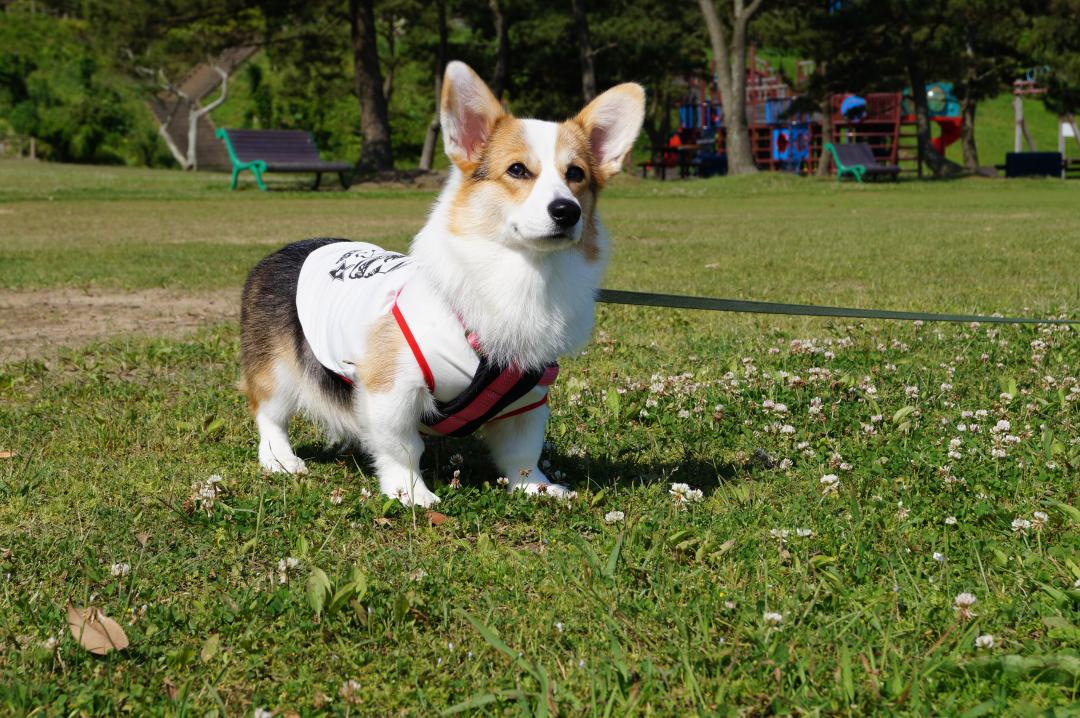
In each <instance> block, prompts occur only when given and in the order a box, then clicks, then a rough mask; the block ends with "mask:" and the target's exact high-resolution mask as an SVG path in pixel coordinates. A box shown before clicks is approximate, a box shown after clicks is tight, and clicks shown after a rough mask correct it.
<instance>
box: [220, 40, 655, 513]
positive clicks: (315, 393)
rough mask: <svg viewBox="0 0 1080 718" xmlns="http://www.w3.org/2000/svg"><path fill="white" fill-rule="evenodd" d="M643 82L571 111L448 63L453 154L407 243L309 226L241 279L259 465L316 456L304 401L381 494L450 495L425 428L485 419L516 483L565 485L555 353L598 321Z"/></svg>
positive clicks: (457, 431) (562, 490) (489, 437)
mask: <svg viewBox="0 0 1080 718" xmlns="http://www.w3.org/2000/svg"><path fill="white" fill-rule="evenodd" d="M644 111H645V93H644V90H643V89H642V88H641V86H640V85H636V84H633V83H627V84H623V85H618V86H616V87H614V88H612V89H610V90H608V91H607V92H605V93H603V94H602V95H600V96H599V97H597V98H596V99H594V100H593V101H592V102H590V103H589V104H588V105H587V106H586V107H585V108H584V109H583V110H581V112H580V113H578V114H577V115H576V116H575V117H574V118H572V119H570V120H567V121H565V122H562V123H555V122H543V121H540V120H533V119H518V118H516V117H513V116H512V115H510V114H508V113H507V112H506V111H505V110H504V109H503V107H502V105H501V104H500V103H499V101H498V100H497V99H496V98H495V96H494V95H493V94H492V93H491V91H490V90H489V89H488V87H487V85H485V84H484V82H483V80H481V79H480V78H479V77H478V76H477V75H476V73H475V72H473V71H472V70H471V69H470V68H469V67H468V66H467V65H465V64H463V63H461V62H451V63H450V64H449V65H447V68H446V74H445V79H444V82H443V91H442V97H441V99H440V120H441V124H442V136H443V144H444V146H445V149H446V154H447V155H448V157H449V158H450V160H451V164H452V167H451V170H450V174H449V178H448V180H447V182H446V185H445V187H444V188H443V190H442V192H441V193H440V195H439V198H438V200H437V201H436V203H435V206H434V208H433V210H432V212H431V215H430V217H429V218H428V221H427V224H426V225H425V226H424V228H423V229H422V230H420V232H419V234H417V235H416V237H415V238H414V240H413V242H412V245H411V248H410V250H409V253H408V255H401V254H397V253H394V252H388V251H385V250H383V249H381V248H379V247H376V246H374V245H370V244H365V243H360V242H350V241H348V240H340V239H309V240H305V241H302V242H296V243H294V244H290V245H288V246H286V247H284V248H283V249H281V250H279V251H277V252H275V253H274V254H272V255H270V256H268V257H266V258H265V259H263V260H262V261H261V262H260V263H259V264H258V265H257V266H256V267H255V268H254V269H253V270H252V271H251V273H250V275H249V276H248V278H247V282H246V283H245V285H244V292H243V299H242V308H241V346H242V349H241V350H242V363H243V380H242V382H241V385H242V389H243V391H244V393H245V394H246V395H247V399H248V402H249V405H250V408H251V411H252V413H253V414H254V417H255V422H256V424H257V426H258V431H259V463H260V464H261V465H262V467H263V468H264V469H266V470H268V471H272V472H287V473H291V474H295V473H302V472H304V471H306V467H305V465H304V461H303V460H302V459H300V458H299V457H298V456H296V454H295V453H294V452H293V449H292V447H291V446H290V443H289V437H288V424H289V419H290V417H292V416H293V414H294V413H297V412H302V413H304V414H305V415H307V416H308V417H310V418H311V419H312V420H313V421H315V422H316V423H317V424H319V425H320V426H321V427H322V428H323V430H324V431H325V432H326V434H327V435H328V437H329V438H330V439H331V440H334V441H337V442H343V443H348V444H353V445H357V446H359V447H360V448H362V449H363V450H365V451H366V452H367V453H368V454H370V455H371V457H372V459H373V462H374V468H375V471H376V474H377V476H378V480H379V488H380V490H381V491H382V493H383V494H385V495H387V496H390V497H396V498H398V499H399V500H400V501H401V502H402V503H403V504H405V505H418V506H423V507H429V506H431V505H432V504H435V503H436V502H438V501H439V498H438V497H437V496H436V495H435V494H434V493H432V492H431V491H430V490H429V489H428V487H427V485H426V484H425V483H424V481H423V479H422V477H421V475H420V456H421V454H422V452H423V449H424V443H423V439H422V433H425V432H426V433H434V434H442V435H450V436H462V435H465V434H468V433H471V432H472V431H474V430H480V431H481V432H482V436H483V439H484V441H485V443H486V444H487V446H488V448H489V450H490V452H491V455H492V459H493V461H494V463H495V465H496V467H497V468H498V470H499V472H500V473H501V475H502V476H504V477H506V479H507V480H508V481H500V483H503V484H506V485H507V486H508V488H509V489H510V490H515V489H517V490H523V491H527V492H530V493H546V494H549V495H553V496H565V495H566V494H567V492H568V489H567V487H565V486H562V485H559V484H553V483H551V482H550V481H549V480H548V478H547V477H546V476H545V475H544V473H543V472H542V471H541V470H540V468H539V466H538V465H537V462H538V461H539V459H540V454H541V450H542V448H543V443H544V429H545V426H546V424H547V420H548V416H549V410H548V406H547V387H548V385H549V384H550V383H551V381H552V380H553V379H554V377H555V374H556V373H557V371H558V365H557V363H556V362H557V360H558V358H559V357H560V356H564V355H566V354H567V353H569V352H572V351H574V350H576V349H578V348H580V347H581V346H583V345H584V344H585V343H586V342H587V341H588V339H589V337H590V335H591V333H592V327H593V321H594V315H595V307H594V302H595V296H596V291H597V289H598V288H599V286H600V279H601V276H602V274H603V271H604V266H605V262H606V260H607V256H608V237H607V234H606V232H605V231H604V228H603V225H602V224H601V222H600V217H599V215H598V214H597V211H596V202H597V195H598V193H599V192H600V190H601V189H602V188H603V186H604V184H605V182H607V180H608V179H609V178H610V177H611V176H612V175H614V174H615V173H617V172H618V171H619V170H620V168H621V165H622V160H623V157H624V156H625V155H626V153H627V152H629V151H630V149H631V147H632V146H633V144H634V141H635V139H636V138H637V136H638V133H639V132H640V129H641V123H642V120H643V117H644Z"/></svg>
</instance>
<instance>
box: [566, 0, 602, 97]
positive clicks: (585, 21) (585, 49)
mask: <svg viewBox="0 0 1080 718" xmlns="http://www.w3.org/2000/svg"><path fill="white" fill-rule="evenodd" d="M570 4H571V6H572V8H573V11H574V27H575V28H576V29H577V40H578V57H579V58H581V96H582V98H584V100H585V102H586V104H587V103H589V102H592V101H593V98H595V97H596V68H595V67H594V66H593V48H592V43H591V42H590V41H589V14H588V11H587V10H586V8H585V0H570Z"/></svg>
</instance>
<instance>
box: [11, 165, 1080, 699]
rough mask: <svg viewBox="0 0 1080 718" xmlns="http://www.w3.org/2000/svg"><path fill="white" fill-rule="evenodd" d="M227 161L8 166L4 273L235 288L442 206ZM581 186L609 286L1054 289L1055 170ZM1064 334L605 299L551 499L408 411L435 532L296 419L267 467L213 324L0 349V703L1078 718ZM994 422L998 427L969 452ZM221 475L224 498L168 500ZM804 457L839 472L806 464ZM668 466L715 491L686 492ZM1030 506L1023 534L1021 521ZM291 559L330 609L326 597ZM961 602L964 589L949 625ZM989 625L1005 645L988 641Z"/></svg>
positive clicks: (1010, 292)
mask: <svg viewBox="0 0 1080 718" xmlns="http://www.w3.org/2000/svg"><path fill="white" fill-rule="evenodd" d="M223 184H224V180H223V178H221V177H215V176H204V175H185V174H180V173H170V172H146V171H138V170H119V169H109V170H108V171H107V173H103V172H102V171H100V170H98V169H95V168H72V167H56V166H41V165H33V164H28V163H0V197H2V198H3V201H2V202H0V236H2V237H3V240H2V242H0V287H3V288H5V289H9V290H10V289H22V288H43V287H49V286H68V285H72V286H100V287H111V288H141V287H152V286H168V287H171V288H176V289H184V288H191V289H203V288H218V287H229V286H237V285H238V284H239V283H240V282H241V281H242V278H243V274H244V271H245V270H246V269H247V267H249V266H250V265H251V264H252V263H253V262H254V261H255V260H256V259H257V258H258V257H259V256H261V255H262V254H263V253H265V252H267V251H269V250H270V249H271V248H273V247H275V246H277V245H280V244H283V243H285V242H287V241H289V240H292V239H296V238H300V237H304V236H309V235H317V234H336V235H343V236H355V237H362V238H365V239H370V240H373V241H380V242H385V243H387V244H390V245H391V246H395V247H404V246H405V245H406V243H407V238H408V236H409V235H410V234H411V233H412V232H413V231H415V229H416V228H417V227H418V226H419V225H420V223H421V222H422V221H423V216H424V212H425V210H426V207H427V205H428V203H429V202H430V200H431V198H432V195H431V193H421V192H414V191H408V190H401V191H397V190H378V191H364V190H361V191H354V192H349V193H329V192H327V193H318V194H303V193H293V192H275V193H269V194H266V195H264V194H261V193H257V192H252V191H247V192H242V193H236V194H229V193H227V192H225V191H224V189H223V187H222V185H223ZM48 196H51V197H53V199H52V200H49V199H48V198H47V197H48ZM601 206H602V208H603V210H604V214H605V218H606V221H607V224H608V225H609V227H610V228H611V230H612V233H613V235H614V237H615V253H614V258H613V262H612V266H611V271H610V273H609V278H608V281H607V282H606V284H607V286H611V287H621V288H631V289H642V290H659V291H678V292H683V293H693V294H710V295H718V296H730V297H743V298H754V299H769V300H777V301H805V302H827V303H842V304H852V305H858V306H879V307H888V308H898V309H914V308H919V309H926V310H940V311H981V312H992V311H1001V312H1005V313H1021V312H1030V313H1034V314H1044V313H1051V312H1053V313H1057V312H1059V311H1063V312H1067V313H1069V314H1070V315H1071V316H1076V315H1077V314H1076V308H1077V305H1078V304H1080V284H1078V280H1080V275H1078V273H1077V271H1076V267H1077V266H1080V247H1078V246H1077V243H1076V241H1075V238H1076V236H1077V235H1078V234H1080V215H1078V214H1077V212H1076V211H1075V208H1076V207H1077V206H1080V184H1076V183H1072V184H1067V183H1062V182H1057V181H1030V182H1004V181H1001V182H991V181H977V180H970V181H961V182H952V183H946V182H937V183H929V182H928V183H914V182H912V183H900V184H898V185H893V186H866V187H858V186H854V185H842V186H837V185H835V184H834V183H832V182H817V181H813V180H799V179H795V178H790V177H782V176H774V175H769V176H759V177H752V178H742V179H730V180H714V181H706V182H686V183H678V182H669V183H666V184H660V183H655V182H645V183H643V182H640V181H637V180H633V179H624V180H622V181H620V182H618V183H616V184H615V186H614V187H612V189H611V190H610V192H609V193H608V194H607V195H606V196H605V197H604V198H603V200H602V203H601ZM1075 337H1076V334H1075V331H1070V330H1050V329H1049V328H1036V327H1023V328H1015V327H1005V328H995V327H988V326H979V327H969V326H937V325H930V324H928V325H925V326H921V327H917V326H914V325H911V324H891V323H885V322H867V323H857V322H845V321H825V320H813V319H780V318H769V317H756V316H742V315H714V314H701V313H691V312H676V311H666V310H649V309H634V308H628V307H610V306H603V307H601V308H600V311H599V317H598V327H597V335H596V341H594V343H593V344H591V345H590V346H589V347H588V348H587V349H586V351H585V352H583V353H582V354H581V355H580V356H576V357H571V358H568V359H567V360H566V361H565V362H564V363H563V373H562V376H561V378H560V381H559V383H558V384H557V385H556V387H555V389H554V392H553V397H552V403H553V412H554V413H553V419H552V422H551V425H550V426H549V437H548V438H549V440H550V442H551V446H550V449H549V450H548V451H547V452H546V457H547V459H548V460H549V461H550V462H551V464H552V470H558V471H561V472H563V473H564V474H565V475H566V477H567V480H568V481H569V482H571V483H573V484H574V485H575V487H576V488H577V490H578V492H579V496H578V498H577V499H576V500H575V501H572V502H570V503H569V504H565V505H560V504H555V503H553V502H549V501H543V500H541V501H534V500H527V499H525V498H522V497H519V496H507V495H506V494H504V493H503V492H502V491H501V490H498V489H496V488H495V487H494V486H493V481H492V480H493V478H494V474H493V473H492V469H491V467H490V465H489V464H488V462H487V460H486V459H485V458H484V456H483V453H482V451H481V450H480V446H479V444H478V443H477V442H475V441H472V440H465V441H435V442H432V443H430V444H429V452H428V455H427V457H426V459H425V462H424V470H425V473H426V476H427V479H428V482H429V485H431V486H433V487H435V488H436V490H437V492H438V493H439V494H440V495H441V496H442V497H443V502H442V503H441V504H440V505H439V509H440V511H443V512H444V513H445V514H447V515H448V516H449V517H450V519H449V520H448V521H447V522H446V523H444V524H442V525H441V526H438V527H431V526H429V525H428V523H427V521H426V519H425V517H424V516H423V515H422V514H418V515H413V514H412V513H410V512H409V511H406V510H404V509H402V508H401V507H400V506H399V505H398V504H396V503H395V502H387V501H384V500H383V499H381V498H379V497H377V496H376V497H372V498H368V499H364V498H363V495H362V492H363V490H364V489H368V490H372V491H373V490H374V488H375V482H374V479H373V477H372V476H371V474H370V470H369V467H368V465H367V463H366V461H365V460H364V459H363V458H362V457H359V456H357V457H353V456H338V455H336V454H334V453H333V452H331V451H329V450H327V449H326V448H325V447H324V445H323V444H322V442H321V440H320V438H319V436H318V434H317V433H316V432H315V431H314V430H313V429H312V427H311V426H309V425H308V424H306V423H304V422H297V424H296V425H295V426H294V432H295V435H296V437H297V442H296V443H297V444H298V453H299V454H300V455H301V456H303V457H305V458H306V459H307V460H308V465H309V467H310V469H311V473H310V475H308V476H305V477H302V478H282V477H279V476H273V477H268V476H264V475H262V474H260V472H259V471H258V468H257V465H256V462H255V433H254V427H253V425H252V422H251V421H250V419H249V418H248V417H247V415H246V412H245V407H244V404H243V401H242V399H241V398H240V397H239V395H238V394H237V392H236V391H235V389H234V383H235V380H236V378H237V374H238V369H237V344H238V337H237V329H236V327H234V326H231V325H225V326H220V327H212V328H208V329H206V330H205V331H204V332H202V333H201V334H199V335H198V336H196V337H193V338H188V339H185V340H175V339H171V340H170V339H152V338H144V339H138V338H126V337H115V338H113V339H111V340H109V341H107V342H104V343H100V344H95V345H91V346H88V347H82V348H79V349H76V350H70V351H64V352H57V353H56V354H54V355H51V356H49V357H45V358H43V359H42V360H36V361H30V362H25V363H22V364H17V365H8V366H4V367H0V450H7V451H11V452H13V454H14V455H13V456H12V457H11V458H7V459H0V548H3V549H6V551H4V552H3V553H0V631H2V636H3V642H4V647H3V650H2V651H0V713H9V714H16V715H19V714H27V713H32V712H33V713H35V714H43V715H72V714H77V715H103V714H117V713H128V714H131V715H148V714H149V715H189V714H195V715H204V714H214V713H216V714H217V715H226V714H227V715H251V714H252V713H253V710H254V708H255V707H263V708H266V709H272V710H277V711H280V712H281V714H285V713H286V712H288V711H297V712H299V713H300V714H301V715H321V714H329V715H347V714H351V715H379V716H382V715H418V716H427V715H435V714H437V713H438V712H439V711H441V710H444V709H446V708H448V707H451V706H455V705H460V704H462V703H466V702H470V701H471V706H472V707H471V708H468V709H467V710H466V712H465V714H474V715H533V714H536V715H543V714H545V712H547V713H548V714H551V713H554V712H557V713H558V714H559V715H575V716H576V715H582V716H603V715H610V716H623V715H656V716H668V715H763V714H772V713H775V714H797V715H803V714H810V715H851V716H862V715H870V714H878V715H906V716H924V715H967V716H980V715H999V714H1008V715H1040V716H1043V715H1053V716H1066V715H1076V713H1077V711H1078V710H1080V703H1078V701H1080V696H1078V695H1077V692H1078V690H1080V655H1078V652H1077V649H1076V646H1077V638H1078V636H1080V628H1077V625H1078V624H1080V590H1077V589H1076V588H1075V587H1074V582H1076V581H1078V580H1080V514H1078V513H1077V511H1076V509H1075V508H1074V507H1075V503H1076V493H1077V482H1076V478H1075V477H1076V471H1077V468H1078V466H1080V441H1078V439H1077V437H1078V436H1080V430H1078V429H1080V427H1078V418H1080V399H1077V398H1076V397H1077V396H1078V395H1080V389H1076V387H1077V379H1076V375H1077V367H1078V366H1080V348H1078V344H1077V342H1076V339H1075ZM794 340H812V341H803V342H798V341H794ZM46 359H47V360H48V361H45V360H46ZM823 370H826V371H823ZM908 387H918V393H917V395H915V393H914V391H913V390H911V389H909V388H908ZM1003 392H1005V393H1007V394H1008V396H1002V394H1003ZM815 398H820V400H821V411H820V412H817V413H814V412H812V411H811V406H816V402H815V401H814V399H815ZM776 404H783V405H784V406H785V407H786V411H783V410H781V409H779V408H777V407H776ZM976 410H985V411H986V412H987V414H986V416H985V417H983V416H980V417H978V418H976V417H971V418H967V417H965V416H964V415H963V413H962V412H964V411H976ZM879 416H880V417H881V418H880V419H875V418H874V417H879ZM1000 420H1007V421H1009V422H1010V428H1009V430H1008V431H1007V432H1002V436H1004V434H1006V433H1007V434H1009V435H1013V436H1015V437H1017V439H1018V443H1007V444H1006V448H1005V450H1006V453H1007V456H1005V457H1004V458H994V457H992V456H991V451H992V450H993V449H994V448H995V446H996V444H998V443H1001V441H1002V440H1001V439H994V438H993V437H994V436H997V435H995V434H992V433H991V431H990V430H991V428H993V427H994V426H995V424H996V423H997V422H998V421H1000ZM961 423H963V424H965V425H970V424H972V423H976V424H978V425H979V427H980V429H979V431H978V432H975V433H973V432H972V431H970V430H968V431H960V430H959V428H958V425H959V424H961ZM785 426H790V427H791V428H790V429H788V428H785ZM868 427H869V428H868ZM871 429H872V433H871V431H870V430H871ZM788 432H793V433H788ZM953 438H959V445H958V446H956V447H951V446H950V440H951V439H953ZM1010 441H1011V440H1010ZM804 443H805V445H804ZM950 450H952V451H956V452H958V453H959V458H956V457H950V456H949V455H948V453H949V451H950ZM454 454H461V455H462V457H463V464H462V465H461V466H460V467H459V468H460V470H461V471H462V476H463V479H464V484H465V485H464V487H463V488H461V489H452V488H450V486H449V483H448V482H449V479H450V476H451V473H452V471H453V470H454V466H453V464H452V461H451V457H452V456H453V455H454ZM784 459H787V460H788V461H789V462H790V465H788V464H787V463H784V464H781V463H780V462H781V461H782V460H784ZM945 466H948V467H949V470H948V472H945V471H943V467H945ZM211 474H219V475H221V476H222V477H224V485H225V486H226V488H227V491H226V493H225V494H224V495H223V496H222V497H221V500H220V501H219V502H218V503H217V505H216V506H215V507H214V508H213V510H212V511H211V512H210V513H209V514H207V513H206V512H204V511H201V510H197V509H196V510H192V508H193V507H192V506H191V505H190V502H189V497H190V494H191V487H192V484H193V483H195V482H201V481H204V480H205V479H206V478H207V477H209V476H210V475H211ZM828 474H834V475H836V476H838V477H839V486H838V488H837V490H836V491H835V492H828V493H823V486H824V485H823V484H822V483H821V482H820V479H821V478H822V477H823V476H825V475H828ZM673 482H686V483H688V484H690V485H691V486H693V487H696V488H700V489H701V490H702V491H703V492H704V500H703V501H702V502H700V503H691V504H689V505H688V506H685V507H680V506H679V505H677V504H676V503H675V502H674V501H673V500H672V498H671V496H670V495H669V488H670V484H671V483H673ZM335 488H341V489H342V490H343V493H344V500H343V501H342V503H341V504H340V505H335V504H332V503H331V502H330V496H331V491H332V490H333V489H335ZM901 502H902V503H901ZM610 511H622V512H624V514H625V519H624V520H623V521H622V522H616V523H611V524H609V523H606V522H605V519H604V515H605V514H606V513H608V512H610ZM1036 511H1041V512H1045V513H1046V514H1047V516H1048V518H1047V520H1046V525H1045V526H1042V527H1041V528H1036V527H1034V526H1033V527H1031V528H1029V529H1028V530H1027V532H1026V533H1019V532H1016V531H1014V530H1013V528H1012V522H1013V520H1014V519H1016V518H1026V519H1028V520H1035V514H1034V512H1036ZM949 516H953V517H955V518H956V520H957V521H956V523H955V525H952V524H948V523H946V522H945V519H946V517H949ZM382 519H387V520H388V521H383V520H382ZM796 529H808V530H810V531H811V532H812V535H810V536H798V535H797V534H796V531H795V530H796ZM773 530H777V531H779V530H787V531H789V532H790V533H789V534H788V535H787V538H786V539H785V540H783V541H782V540H781V539H780V538H779V537H778V535H774V534H773V533H772V532H773ZM144 532H145V533H146V534H148V535H149V536H148V538H147V537H145V536H143V538H146V542H145V546H143V545H141V542H140V540H139V538H138V537H139V536H141V535H142V534H143V533H144ZM935 553H940V554H942V555H943V557H944V560H943V561H938V560H935V558H934V557H933V555H934V554H935ZM290 556H291V557H296V558H298V559H299V560H300V562H299V566H298V567H297V568H296V569H295V570H294V571H292V572H291V574H290V576H289V577H288V582H287V583H280V582H279V579H278V576H277V565H278V562H279V560H281V559H283V558H286V557H290ZM114 563H127V564H129V565H130V573H129V575H127V576H113V575H112V571H111V566H112V564H114ZM316 569H319V570H322V571H325V573H326V575H327V576H328V578H329V581H330V582H331V583H332V584H333V588H334V589H335V590H341V591H342V594H341V598H342V599H350V600H341V601H339V603H340V604H341V605H340V606H333V609H334V610H330V608H328V607H325V606H324V608H323V611H322V615H321V617H320V618H319V619H318V620H316V616H315V611H314V610H313V607H312V605H311V604H310V603H309V599H308V597H307V593H308V589H307V584H308V581H309V578H310V577H311V576H318V572H317V571H316ZM357 580H359V583H357ZM961 592H970V593H972V594H974V595H975V596H976V597H977V599H978V600H977V603H976V604H975V606H974V612H975V614H977V615H975V616H974V617H972V618H970V619H968V620H964V619H962V618H961V617H960V616H959V615H958V613H957V612H956V611H955V610H954V608H953V601H954V598H955V597H956V596H957V594H959V593H961ZM68 601H73V602H74V603H75V604H76V605H88V604H91V603H92V604H94V605H96V606H99V607H100V608H101V609H102V610H104V611H105V612H106V613H107V614H108V615H110V616H113V617H115V618H117V619H118V620H120V621H121V622H122V624H123V625H124V627H125V628H126V630H127V633H128V635H129V637H130V639H131V646H130V647H129V648H128V649H127V650H126V651H124V652H123V653H121V654H113V655H110V656H107V657H104V658H101V657H94V656H91V655H89V654H87V653H86V652H84V651H82V650H81V649H80V648H79V647H78V646H77V645H76V643H75V642H74V641H73V640H72V639H71V637H70V636H68V635H67V634H66V631H65V627H64V620H65V619H64V606H65V605H66V603H67V602H68ZM143 606H145V607H146V608H145V612H143V610H142V607H143ZM132 611H135V614H133V613H132ZM771 612H777V613H780V614H782V616H783V619H782V622H781V623H780V625H779V626H773V625H771V624H769V623H768V622H767V621H766V619H765V614H766V613H771ZM132 619H134V621H133V623H131V625H128V622H129V620H132ZM981 634H992V635H993V636H994V637H995V646H994V648H992V649H976V647H975V645H974V641H975V638H976V636H978V635H981ZM58 636H59V637H60V641H59V642H58V643H57V645H56V646H55V647H52V646H51V645H50V644H48V643H47V642H48V639H49V638H50V637H58ZM348 680H356V681H357V682H358V683H359V686H360V687H359V690H358V691H357V694H356V695H357V698H356V700H357V701H358V703H357V704H356V705H351V704H350V703H349V702H348V701H347V700H346V699H345V698H344V697H342V696H340V695H339V690H340V688H341V687H342V685H343V684H344V683H345V682H346V681H348ZM170 686H171V687H172V688H170ZM172 690H175V698H172V697H170V692H171V691H172ZM327 698H328V699H330V700H329V702H327V701H326V700H325V699H327Z"/></svg>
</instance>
